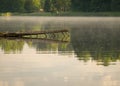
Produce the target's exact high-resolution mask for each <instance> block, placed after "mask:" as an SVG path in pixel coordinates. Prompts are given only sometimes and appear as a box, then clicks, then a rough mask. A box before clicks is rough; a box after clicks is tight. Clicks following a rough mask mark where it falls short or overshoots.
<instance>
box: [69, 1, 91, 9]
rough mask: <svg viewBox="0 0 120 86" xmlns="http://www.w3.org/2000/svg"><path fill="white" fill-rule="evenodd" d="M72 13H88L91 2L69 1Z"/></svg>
mask: <svg viewBox="0 0 120 86" xmlns="http://www.w3.org/2000/svg"><path fill="white" fill-rule="evenodd" d="M71 3H72V9H73V10H74V11H89V9H90V4H91V0H71Z"/></svg>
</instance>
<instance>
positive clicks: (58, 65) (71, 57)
mask: <svg viewBox="0 0 120 86" xmlns="http://www.w3.org/2000/svg"><path fill="white" fill-rule="evenodd" d="M63 29H67V30H69V32H68V33H64V34H62V33H56V34H55V36H52V35H49V34H48V35H47V38H46V37H45V36H44V35H40V36H39V38H34V36H33V37H31V38H27V37H25V38H8V37H1V38H0V86H120V75H119V74H120V17H17V16H16V17H15V16H14V17H0V32H4V33H7V32H33V31H50V30H63Z"/></svg>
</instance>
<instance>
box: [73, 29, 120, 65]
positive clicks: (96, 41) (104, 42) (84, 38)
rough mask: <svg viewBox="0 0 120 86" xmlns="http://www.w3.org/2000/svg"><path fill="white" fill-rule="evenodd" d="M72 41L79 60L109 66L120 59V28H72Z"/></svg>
mask: <svg viewBox="0 0 120 86" xmlns="http://www.w3.org/2000/svg"><path fill="white" fill-rule="evenodd" d="M71 32H72V34H71V42H72V46H73V49H74V51H75V53H76V55H77V57H78V59H79V60H84V61H85V62H86V61H88V60H89V59H92V60H95V61H97V63H98V65H104V66H108V65H110V64H111V63H112V62H115V61H117V60H120V39H119V37H120V34H119V32H120V29H116V28H115V29H109V28H108V29H106V28H100V29H99V28H98V29H97V28H91V29H87V28H81V29H72V30H71Z"/></svg>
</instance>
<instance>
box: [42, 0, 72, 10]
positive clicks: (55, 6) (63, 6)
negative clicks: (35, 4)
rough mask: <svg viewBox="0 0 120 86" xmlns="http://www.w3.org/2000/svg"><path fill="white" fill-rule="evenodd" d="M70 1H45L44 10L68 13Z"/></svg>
mask: <svg viewBox="0 0 120 86" xmlns="http://www.w3.org/2000/svg"><path fill="white" fill-rule="evenodd" d="M70 5H71V0H45V5H44V10H45V11H47V12H49V11H53V12H57V11H58V12H61V11H68V10H69V9H70Z"/></svg>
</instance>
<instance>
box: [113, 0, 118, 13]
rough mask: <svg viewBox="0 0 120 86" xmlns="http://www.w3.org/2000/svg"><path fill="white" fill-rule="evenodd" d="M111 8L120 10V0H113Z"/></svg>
mask: <svg viewBox="0 0 120 86" xmlns="http://www.w3.org/2000/svg"><path fill="white" fill-rule="evenodd" d="M111 9H112V11H120V0H112V1H111Z"/></svg>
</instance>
